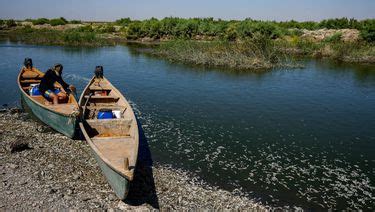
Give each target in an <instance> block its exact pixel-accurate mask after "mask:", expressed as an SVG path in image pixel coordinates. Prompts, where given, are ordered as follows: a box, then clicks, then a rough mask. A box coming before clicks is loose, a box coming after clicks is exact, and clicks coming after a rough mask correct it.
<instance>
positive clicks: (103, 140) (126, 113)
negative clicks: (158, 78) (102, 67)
mask: <svg viewBox="0 0 375 212" xmlns="http://www.w3.org/2000/svg"><path fill="white" fill-rule="evenodd" d="M79 105H80V107H81V108H82V109H83V113H82V117H83V119H82V122H80V123H79V126H80V128H81V131H82V133H83V135H84V137H85V139H86V141H87V142H88V144H89V145H90V147H91V149H92V150H93V153H94V156H95V158H96V160H97V162H98V164H99V166H100V168H101V170H102V172H103V174H104V176H105V177H106V178H107V180H108V183H109V184H110V186H111V187H112V189H113V190H114V192H115V193H116V195H117V196H118V197H119V198H120V199H122V200H123V199H125V198H126V196H127V194H128V191H129V184H130V182H131V181H132V180H133V177H134V170H135V166H136V162H137V156H138V145H139V134H138V125H137V120H136V118H135V115H134V112H133V110H132V108H131V106H130V105H129V103H128V101H127V100H126V99H125V97H124V96H123V95H122V94H121V93H120V91H118V90H117V89H116V88H115V87H114V86H113V85H112V84H111V83H110V82H109V81H108V80H107V79H106V78H104V77H103V78H95V77H93V78H92V79H91V81H90V82H89V84H88V85H87V86H86V88H85V90H84V91H83V93H82V95H81V97H80V99H79ZM103 110H106V111H107V112H108V111H109V113H112V112H115V111H116V112H117V117H109V118H108V119H100V117H99V119H98V113H101V111H103ZM111 111H112V112H111Z"/></svg>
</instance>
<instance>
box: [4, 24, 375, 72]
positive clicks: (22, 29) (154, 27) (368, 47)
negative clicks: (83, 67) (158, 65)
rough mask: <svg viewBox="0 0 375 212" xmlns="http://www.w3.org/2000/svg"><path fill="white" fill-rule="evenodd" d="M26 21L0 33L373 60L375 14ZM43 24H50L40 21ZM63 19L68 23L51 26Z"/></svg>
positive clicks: (223, 63)
mask: <svg viewBox="0 0 375 212" xmlns="http://www.w3.org/2000/svg"><path fill="white" fill-rule="evenodd" d="M27 21H29V22H31V23H32V26H24V25H25V24H27V23H20V22H16V21H14V20H0V29H1V30H3V31H1V32H2V33H1V34H0V35H2V36H6V37H9V38H10V39H13V40H17V41H23V42H27V43H37V44H48V45H74V46H75V45H86V46H99V45H110V44H114V43H121V42H122V41H135V42H156V43H158V45H156V48H152V49H151V53H152V54H153V55H156V56H161V57H163V58H166V59H170V60H172V61H179V62H184V63H192V64H196V65H206V66H219V67H232V68H237V69H257V70H259V69H263V68H274V67H281V66H291V65H292V66H293V63H291V62H290V61H292V59H291V58H292V57H293V56H308V57H316V58H322V57H329V58H333V59H335V60H341V61H350V62H366V63H375V19H368V20H360V21H359V20H355V19H347V18H340V19H328V20H323V21H320V22H311V21H307V22H297V21H293V20H292V21H286V22H276V21H259V20H252V19H245V20H242V21H238V20H221V19H214V18H189V19H183V18H174V17H168V18H164V19H161V20H159V19H156V18H151V19H148V20H142V21H140V20H131V19H130V18H122V19H119V20H117V21H115V22H112V23H100V22H99V23H95V22H93V23H82V22H81V21H79V20H72V21H67V20H66V19H65V18H63V17H60V18H56V19H50V20H49V19H46V18H39V19H34V20H31V19H29V20H27ZM68 23H70V24H69V25H66V24H68ZM44 24H49V25H51V26H49V25H46V26H43V27H38V26H37V25H44ZM59 25H66V26H62V27H53V26H59ZM16 26H17V27H16ZM320 29H328V30H320ZM342 29H345V30H342ZM347 29H349V30H347ZM148 52H150V51H148Z"/></svg>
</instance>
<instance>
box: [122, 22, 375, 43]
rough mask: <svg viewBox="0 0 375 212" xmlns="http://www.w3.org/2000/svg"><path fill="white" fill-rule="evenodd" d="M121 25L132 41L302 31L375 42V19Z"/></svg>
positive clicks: (239, 36)
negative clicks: (341, 33)
mask: <svg viewBox="0 0 375 212" xmlns="http://www.w3.org/2000/svg"><path fill="white" fill-rule="evenodd" d="M116 24H117V25H122V26H126V27H127V36H128V38H139V37H151V38H161V37H165V36H173V37H178V38H191V37H193V36H213V37H221V38H225V39H227V40H235V39H237V38H247V37H253V36H254V34H255V33H260V34H262V35H266V36H268V37H270V38H272V39H275V38H279V37H281V36H285V35H300V34H301V33H302V32H301V30H302V29H307V30H317V29H323V28H327V29H358V30H360V31H361V35H362V37H363V38H364V39H365V40H367V41H375V19H367V20H361V21H359V20H356V19H347V18H338V19H328V20H323V21H320V22H312V21H307V22H297V21H286V22H276V21H259V20H252V19H245V20H242V21H237V20H231V21H226V20H220V19H218V20H215V19H213V18H190V19H183V18H173V17H170V18H164V19H161V20H158V19H156V18H151V19H148V20H144V21H139V20H131V19H130V18H123V19H120V20H117V21H116Z"/></svg>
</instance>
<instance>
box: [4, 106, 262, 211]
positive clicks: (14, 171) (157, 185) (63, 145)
mask: <svg viewBox="0 0 375 212" xmlns="http://www.w3.org/2000/svg"><path fill="white" fill-rule="evenodd" d="M0 138H1V142H0V180H1V184H0V209H1V210H4V209H15V210H30V209H32V210H39V209H119V210H129V209H132V210H154V209H159V210H170V209H171V210H188V209H197V208H203V209H238V210H249V209H252V210H257V211H258V210H259V211H264V210H267V207H265V206H263V205H262V204H261V203H259V202H257V201H255V200H252V199H249V198H247V197H245V196H241V195H238V194H236V193H234V192H232V193H231V192H228V191H224V190H221V189H218V188H215V187H210V186H208V185H206V184H205V183H203V182H202V181H200V180H198V179H197V178H195V177H192V176H191V175H190V174H189V173H187V172H185V171H182V170H176V169H174V168H172V167H169V166H166V165H160V164H156V163H155V162H150V161H147V160H143V158H144V157H142V154H143V153H142V151H140V157H139V159H138V164H137V170H136V174H135V179H134V181H133V182H132V184H131V187H130V192H129V195H128V198H127V199H126V200H125V201H120V200H118V199H117V197H116V196H115V194H114V193H113V191H112V189H111V188H110V186H109V185H108V184H107V182H106V179H105V178H104V176H103V175H102V173H101V170H100V169H99V167H98V166H97V164H96V161H95V159H94V158H93V155H92V154H91V150H90V148H89V146H88V145H87V144H86V142H85V141H83V140H72V139H69V138H67V137H65V136H63V135H61V134H59V133H57V132H55V131H53V130H52V129H51V128H49V127H48V126H45V125H43V124H40V123H38V122H37V121H35V120H33V119H31V118H29V116H28V115H27V114H26V113H22V111H21V110H19V109H16V108H13V109H2V110H1V111H0ZM140 147H141V148H142V144H141V145H140Z"/></svg>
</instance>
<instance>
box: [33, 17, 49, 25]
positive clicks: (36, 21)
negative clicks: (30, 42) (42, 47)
mask: <svg viewBox="0 0 375 212" xmlns="http://www.w3.org/2000/svg"><path fill="white" fill-rule="evenodd" d="M31 23H33V25H43V24H49V20H48V19H46V18H38V19H34V20H31Z"/></svg>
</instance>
